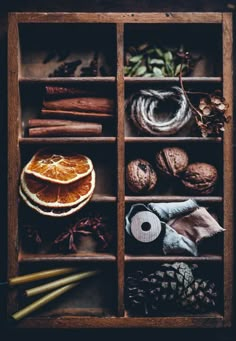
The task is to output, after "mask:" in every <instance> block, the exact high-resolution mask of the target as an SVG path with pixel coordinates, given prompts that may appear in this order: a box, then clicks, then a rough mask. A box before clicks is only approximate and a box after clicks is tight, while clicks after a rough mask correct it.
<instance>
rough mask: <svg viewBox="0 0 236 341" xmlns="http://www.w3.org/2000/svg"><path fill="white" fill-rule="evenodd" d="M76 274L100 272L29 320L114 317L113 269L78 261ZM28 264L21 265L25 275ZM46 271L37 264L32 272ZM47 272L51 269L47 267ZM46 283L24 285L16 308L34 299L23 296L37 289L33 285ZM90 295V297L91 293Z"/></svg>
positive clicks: (114, 283)
mask: <svg viewBox="0 0 236 341" xmlns="http://www.w3.org/2000/svg"><path fill="white" fill-rule="evenodd" d="M76 266H78V268H79V271H93V270H95V269H96V270H97V269H99V270H100V273H99V274H97V275H95V276H94V277H91V278H87V279H85V280H84V281H81V283H80V285H79V287H77V288H74V289H73V290H72V291H70V292H68V293H67V294H65V296H63V297H62V299H61V300H59V301H57V302H54V303H56V304H48V305H47V308H46V309H41V310H39V311H37V312H35V313H34V314H32V317H33V318H34V319H37V318H45V317H46V316H48V315H50V316H52V317H54V318H58V317H60V316H61V315H63V316H67V317H70V316H73V315H77V316H88V317H91V316H100V317H109V316H114V314H115V311H116V294H115V292H116V275H115V273H114V269H113V267H112V266H111V265H106V264H99V265H97V264H96V263H95V264H93V262H90V264H81V263H80V262H78V261H77V265H76ZM31 268H32V265H31V264H24V265H21V267H20V270H21V271H22V273H24V274H26V273H28V272H30V271H31ZM41 268H43V269H45V268H49V267H48V266H47V265H46V266H45V264H44V265H43V267H42V265H41V266H40V265H36V267H35V270H36V271H40V269H41ZM49 269H50V268H49ZM47 282H49V281H47V280H41V281H40V282H38V283H37V284H36V283H35V284H34V285H32V284H27V285H24V286H23V287H22V288H21V289H22V291H21V292H20V293H19V306H20V307H21V306H22V307H23V306H25V305H27V304H29V303H30V302H33V301H34V300H35V298H34V297H29V298H28V297H25V296H24V295H23V293H24V291H23V290H26V289H30V288H33V287H36V285H41V284H45V283H47ZM91 293H93V294H91Z"/></svg>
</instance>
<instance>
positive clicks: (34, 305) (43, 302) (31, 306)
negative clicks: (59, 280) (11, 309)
mask: <svg viewBox="0 0 236 341" xmlns="http://www.w3.org/2000/svg"><path fill="white" fill-rule="evenodd" d="M78 284H79V283H72V284H68V285H66V286H63V287H61V288H59V289H57V290H54V291H53V292H50V294H47V295H45V296H43V297H41V298H40V299H39V300H37V301H35V302H33V303H31V304H29V305H28V306H26V307H25V308H23V309H21V310H19V311H18V312H16V313H14V314H13V315H12V318H13V319H14V320H16V321H19V320H21V319H23V318H24V317H26V316H27V315H29V314H31V313H33V312H34V311H36V310H37V309H39V308H41V307H43V306H44V305H46V304H47V303H49V302H51V301H53V300H55V299H56V298H57V297H59V296H61V295H62V294H64V293H66V292H67V291H69V290H70V289H72V288H74V287H76V286H77V285H78Z"/></svg>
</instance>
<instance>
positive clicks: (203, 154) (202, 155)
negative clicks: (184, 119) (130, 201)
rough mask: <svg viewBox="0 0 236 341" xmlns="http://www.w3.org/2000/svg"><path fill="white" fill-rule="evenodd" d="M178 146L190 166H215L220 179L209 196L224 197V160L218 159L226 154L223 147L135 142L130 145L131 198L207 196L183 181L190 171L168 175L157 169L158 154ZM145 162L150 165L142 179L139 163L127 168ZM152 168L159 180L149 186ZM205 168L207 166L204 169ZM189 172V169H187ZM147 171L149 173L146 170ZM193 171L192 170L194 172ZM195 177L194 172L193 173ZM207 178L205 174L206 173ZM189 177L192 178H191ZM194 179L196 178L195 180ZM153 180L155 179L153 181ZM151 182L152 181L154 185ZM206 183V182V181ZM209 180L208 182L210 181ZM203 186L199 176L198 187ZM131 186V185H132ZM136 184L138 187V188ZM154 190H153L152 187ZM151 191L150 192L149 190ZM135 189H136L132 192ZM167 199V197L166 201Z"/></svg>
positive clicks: (128, 155)
mask: <svg viewBox="0 0 236 341" xmlns="http://www.w3.org/2000/svg"><path fill="white" fill-rule="evenodd" d="M172 147H178V148H181V150H184V152H185V153H187V155H188V167H189V165H191V164H193V163H194V164H195V163H204V164H209V165H212V166H214V167H215V170H214V173H215V172H216V173H217V174H218V177H217V180H216V182H215V185H214V187H213V191H211V193H209V195H222V186H223V184H222V179H223V176H222V172H223V171H222V162H223V161H222V160H221V159H220V158H219V157H218V156H219V155H221V152H222V145H221V144H204V143H202V144H201V143H198V144H195V143H191V142H189V143H188V144H184V143H183V144H182V143H178V144H171V143H169V144H163V143H152V144H142V143H134V144H133V143H132V144H126V151H125V155H126V195H128V196H139V195H141V196H143V195H145V196H147V197H148V196H152V195H163V196H165V195H197V196H198V195H200V196H204V195H203V194H202V193H201V186H200V189H199V190H197V188H196V189H190V188H188V187H186V186H185V185H184V184H183V183H182V181H181V180H183V179H184V180H186V174H187V173H186V170H184V172H182V173H180V174H178V176H169V175H166V173H164V172H163V171H162V170H160V168H158V167H157V163H156V155H157V153H158V152H160V151H161V150H163V148H172ZM138 159H141V160H144V162H143V161H141V163H144V165H146V166H145V167H144V168H145V169H144V168H143V169H142V171H143V172H144V173H145V172H146V173H145V174H143V176H142V171H141V170H138V164H139V162H138V161H135V164H134V165H133V164H132V167H130V168H129V171H128V168H127V165H128V164H130V162H132V161H134V160H138ZM147 162H148V163H149V164H150V165H151V168H152V175H153V174H154V173H155V174H156V175H155V177H156V180H155V181H153V184H152V186H149V183H146V182H145V179H146V180H148V179H149V177H148V174H147V171H148V169H149V168H150V166H149V165H148V164H147ZM204 167H205V166H204ZM186 169H187V168H186ZM145 170H146V171H145ZM191 172H192V171H191ZM198 172H199V167H198V166H197V170H196V174H197V173H198ZM191 174H192V173H191ZM203 175H204V174H203ZM188 177H189V176H188ZM192 178H193V179H192ZM194 179H195V175H194V174H192V175H191V182H192V181H193V183H194V181H195V180H194ZM149 180H150V181H151V178H150V179H149ZM150 181H149V182H150ZM202 181H203V182H204V181H205V180H204V179H203V180H202ZM207 181H208V179H207ZM198 183H199V178H197V176H196V187H197V184H198ZM128 184H131V185H129V186H128ZM134 185H135V186H134ZM150 187H151V188H150ZM149 188H150V190H149ZM131 189H132V190H131ZM163 199H164V198H163Z"/></svg>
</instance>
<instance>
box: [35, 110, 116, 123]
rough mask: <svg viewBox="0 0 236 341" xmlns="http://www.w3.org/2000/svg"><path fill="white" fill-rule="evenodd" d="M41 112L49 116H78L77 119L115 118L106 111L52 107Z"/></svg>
mask: <svg viewBox="0 0 236 341" xmlns="http://www.w3.org/2000/svg"><path fill="white" fill-rule="evenodd" d="M41 114H42V115H43V116H47V117H56V118H58V117H59V118H60V117H63V118H65V117H68V118H76V119H86V120H87V119H89V120H90V119H93V120H96V121H97V120H103V119H107V118H108V119H109V118H113V117H114V115H112V114H109V113H106V112H82V111H81V112H80V111H72V110H58V109H56V110H52V109H44V108H43V109H42V110H41Z"/></svg>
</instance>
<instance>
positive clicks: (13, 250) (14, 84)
mask: <svg viewBox="0 0 236 341" xmlns="http://www.w3.org/2000/svg"><path fill="white" fill-rule="evenodd" d="M18 58H19V42H18V26H17V21H16V15H14V14H10V15H9V26H8V277H14V276H16V275H17V274H18V262H17V257H18V174H19V169H20V159H19V146H18V136H19V125H18V123H19V110H20V100H19V88H18V72H19V68H18ZM16 296H17V293H16V291H11V292H9V300H8V312H12V311H13V310H15V309H16V308H17V305H18V304H17V299H16Z"/></svg>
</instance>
